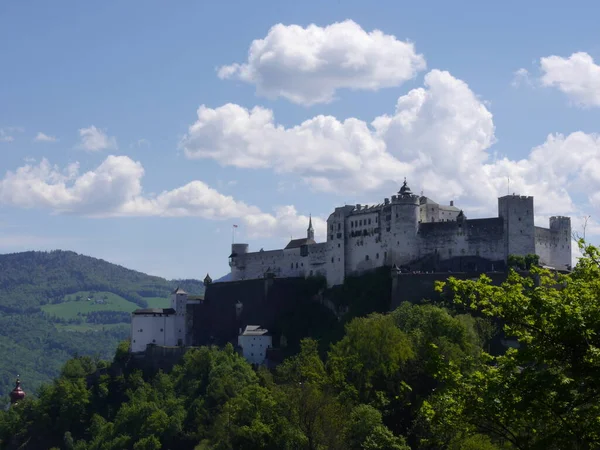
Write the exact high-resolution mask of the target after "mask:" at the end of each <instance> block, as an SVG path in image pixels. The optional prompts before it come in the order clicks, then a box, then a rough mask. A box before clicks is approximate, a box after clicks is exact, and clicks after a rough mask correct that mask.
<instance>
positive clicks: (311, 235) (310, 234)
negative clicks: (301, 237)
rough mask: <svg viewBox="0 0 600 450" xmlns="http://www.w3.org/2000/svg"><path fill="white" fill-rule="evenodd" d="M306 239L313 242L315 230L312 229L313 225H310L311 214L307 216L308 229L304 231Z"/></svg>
mask: <svg viewBox="0 0 600 450" xmlns="http://www.w3.org/2000/svg"><path fill="white" fill-rule="evenodd" d="M306 238H307V239H312V240H313V241H314V240H315V229H314V228H313V225H312V215H311V214H309V215H308V229H307V230H306Z"/></svg>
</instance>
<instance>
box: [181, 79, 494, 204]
mask: <svg viewBox="0 0 600 450" xmlns="http://www.w3.org/2000/svg"><path fill="white" fill-rule="evenodd" d="M492 142H494V125H493V121H492V115H491V113H490V112H489V111H488V110H487V109H486V107H485V106H484V105H483V104H482V103H481V102H480V101H479V100H478V99H477V97H476V96H475V95H474V94H473V93H472V92H471V90H470V89H469V87H468V86H467V84H466V83H464V82H463V81H461V80H458V79H456V78H454V77H452V75H450V74H449V73H448V72H442V71H439V70H433V71H431V72H430V73H428V74H427V75H426V76H425V87H424V88H418V89H413V90H411V91H410V92H409V93H408V94H406V95H404V96H402V97H400V98H399V99H398V102H397V104H396V111H395V113H394V114H392V115H391V116H388V115H383V116H379V117H377V118H375V120H373V122H372V123H371V124H368V123H366V122H364V121H362V120H358V119H355V118H349V119H346V120H344V121H340V120H338V119H337V118H335V117H332V116H316V117H314V118H312V119H309V120H307V121H305V122H303V123H301V124H299V125H297V126H294V127H290V128H285V127H284V126H282V125H279V124H277V123H276V122H275V119H274V116H273V113H272V111H270V110H268V109H264V108H261V107H255V108H253V109H251V110H247V109H245V108H243V107H241V106H239V105H235V104H227V105H224V106H221V107H219V108H215V109H211V108H208V107H206V106H204V105H202V106H201V107H200V108H199V109H198V119H197V121H196V122H195V123H194V124H192V125H191V126H190V127H189V130H188V133H187V134H186V135H185V136H184V138H183V139H182V141H181V147H182V148H183V149H184V151H185V154H186V155H187V157H189V158H212V159H215V160H217V161H218V162H219V163H221V164H222V165H228V166H235V167H240V168H272V169H274V170H275V171H277V172H279V173H292V172H293V173H297V174H299V175H300V176H301V177H302V178H303V179H304V180H305V181H307V182H308V183H310V184H311V185H312V186H313V187H314V188H315V189H317V190H321V191H330V192H344V193H361V192H363V191H364V190H372V189H378V188H380V187H382V186H383V185H384V184H386V183H389V182H392V183H396V184H397V183H399V182H400V180H401V179H402V177H404V176H410V177H412V179H417V178H419V179H427V184H428V189H432V190H436V189H437V190H440V191H443V192H448V190H449V189H450V190H454V191H457V192H454V195H458V194H460V193H462V190H461V189H459V186H458V185H456V184H454V185H453V184H452V183H450V185H448V183H447V180H444V178H445V177H436V175H442V174H443V175H447V174H450V175H451V176H452V177H453V178H459V179H460V180H461V183H462V182H463V181H464V180H474V179H476V181H477V182H479V181H480V179H481V176H480V174H477V173H473V172H472V170H471V168H472V167H473V165H474V164H475V165H481V164H482V163H483V162H484V161H485V160H486V159H487V154H486V153H485V150H486V149H487V148H488V147H489V146H490V145H491V144H492ZM436 179H439V180H443V182H442V183H437V184H438V186H437V187H436V186H435V184H436V181H435V180H436ZM388 185H389V186H391V184H388Z"/></svg>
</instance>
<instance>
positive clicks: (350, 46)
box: [218, 20, 426, 106]
mask: <svg viewBox="0 0 600 450" xmlns="http://www.w3.org/2000/svg"><path fill="white" fill-rule="evenodd" d="M425 67H426V64H425V58H424V57H423V56H422V55H420V54H417V53H416V51H415V47H414V45H413V44H412V43H410V42H404V41H400V40H398V39H397V38H396V37H395V36H392V35H389V34H385V33H383V32H382V31H379V30H373V31H371V32H367V31H365V30H363V29H362V28H361V27H360V25H358V24H356V23H355V22H353V21H351V20H346V21H344V22H339V23H334V24H332V25H328V26H326V27H320V26H317V25H314V24H313V25H309V26H307V27H306V28H303V27H301V26H299V25H283V24H277V25H275V26H273V27H272V28H271V29H270V30H269V32H268V33H267V35H266V36H265V37H264V38H263V39H256V40H254V41H253V42H252V44H251V45H250V49H249V51H248V60H247V62H246V63H243V64H239V63H235V64H231V65H227V66H223V67H221V68H219V69H218V76H219V77H220V78H222V79H226V78H229V79H237V80H241V81H244V82H247V83H251V84H254V85H255V86H256V90H257V93H258V94H259V95H261V96H266V97H269V98H275V97H283V98H286V99H288V100H290V101H292V102H294V103H298V104H302V105H307V106H308V105H313V104H316V103H326V102H330V101H331V100H333V98H334V95H335V92H336V91H337V90H338V89H344V88H346V89H361V90H371V91H375V90H378V89H381V88H385V87H392V86H399V85H400V84H402V83H404V82H405V81H407V80H409V79H411V78H413V77H415V75H416V74H417V73H418V72H420V71H422V70H425Z"/></svg>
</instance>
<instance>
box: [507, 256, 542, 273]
mask: <svg viewBox="0 0 600 450" xmlns="http://www.w3.org/2000/svg"><path fill="white" fill-rule="evenodd" d="M539 264H540V257H539V256H538V255H534V254H529V255H525V256H518V255H508V267H509V268H512V269H518V270H529V269H531V268H532V267H534V266H539Z"/></svg>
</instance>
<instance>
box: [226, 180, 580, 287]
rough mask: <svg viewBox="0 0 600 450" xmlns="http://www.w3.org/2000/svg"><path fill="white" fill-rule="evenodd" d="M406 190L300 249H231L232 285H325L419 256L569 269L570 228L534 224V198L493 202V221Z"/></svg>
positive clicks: (337, 218)
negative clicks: (279, 280) (291, 280)
mask: <svg viewBox="0 0 600 450" xmlns="http://www.w3.org/2000/svg"><path fill="white" fill-rule="evenodd" d="M424 201H425V200H424V198H422V197H419V196H417V195H413V194H411V193H410V191H409V190H408V192H404V193H403V194H402V195H395V196H392V197H391V199H386V200H385V202H384V203H383V204H381V205H376V206H372V207H366V206H362V205H356V206H351V205H347V206H343V207H338V208H336V209H335V211H334V212H333V213H332V214H331V215H330V216H329V218H328V219H327V242H324V243H320V244H312V245H308V246H306V247H305V250H304V252H305V253H304V255H302V254H301V249H300V248H294V249H290V250H272V251H261V252H252V253H248V252H247V248H248V247H247V244H234V246H233V247H234V248H232V252H233V253H237V256H236V257H234V258H232V261H231V263H230V264H231V265H232V278H233V280H241V279H253V278H262V277H264V275H265V272H267V270H269V269H270V271H271V272H273V273H274V274H275V275H276V276H279V277H302V276H311V275H316V274H322V275H325V276H326V277H327V280H328V284H329V285H330V286H332V285H336V284H341V283H343V281H344V278H345V277H346V276H347V275H350V274H356V273H361V272H364V271H367V270H371V269H374V268H376V267H381V266H384V265H392V264H396V265H398V266H402V265H410V264H411V263H415V262H416V261H418V260H420V259H423V258H436V260H438V261H443V260H447V259H451V258H454V257H460V256H465V257H467V256H471V257H480V258H483V259H485V260H488V261H506V260H507V257H508V255H510V254H514V255H527V254H529V253H537V254H538V255H539V256H540V260H541V261H542V262H543V263H544V264H547V265H550V266H553V267H556V268H560V269H565V268H567V267H568V266H569V265H570V264H571V239H570V236H571V222H570V219H569V218H568V217H553V218H551V220H550V229H546V228H540V227H535V226H534V221H533V219H534V209H533V197H526V196H517V195H511V196H505V197H501V198H499V199H498V217H496V218H490V219H475V220H466V218H464V216H459V213H460V210H459V209H458V208H456V207H454V205H450V206H442V205H438V204H437V203H435V202H433V201H431V200H427V202H426V203H424Z"/></svg>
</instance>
